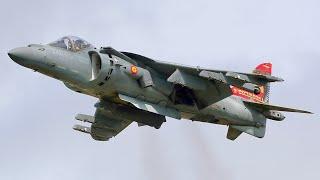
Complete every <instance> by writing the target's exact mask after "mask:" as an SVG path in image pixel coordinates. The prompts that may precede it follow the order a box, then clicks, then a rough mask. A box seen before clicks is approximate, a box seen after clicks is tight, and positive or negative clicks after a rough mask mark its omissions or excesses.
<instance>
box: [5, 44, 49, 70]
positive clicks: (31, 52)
mask: <svg viewBox="0 0 320 180" xmlns="http://www.w3.org/2000/svg"><path fill="white" fill-rule="evenodd" d="M8 55H9V57H10V58H11V59H12V60H13V61H14V62H16V63H18V64H20V65H22V66H25V67H29V68H32V67H34V66H37V64H39V62H41V61H43V59H44V56H43V54H42V53H41V52H40V51H37V50H36V49H34V48H32V47H20V48H15V49H12V50H10V51H9V52H8Z"/></svg>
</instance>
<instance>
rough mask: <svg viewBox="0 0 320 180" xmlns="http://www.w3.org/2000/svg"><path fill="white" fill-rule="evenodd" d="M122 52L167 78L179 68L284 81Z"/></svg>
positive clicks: (196, 72)
mask: <svg viewBox="0 0 320 180" xmlns="http://www.w3.org/2000/svg"><path fill="white" fill-rule="evenodd" d="M121 53H123V54H125V55H126V56H128V57H130V58H131V59H133V60H134V61H135V62H137V64H138V65H139V66H141V67H144V66H148V67H150V68H152V69H154V70H155V71H157V72H158V73H160V74H163V75H165V76H166V77H167V78H168V77H169V76H171V75H172V74H173V73H174V72H175V71H176V70H177V69H179V70H181V71H183V72H185V73H187V74H190V75H195V76H198V75H199V74H200V73H201V72H205V71H208V72H214V73H219V75H222V76H224V77H230V78H233V79H238V80H241V81H243V82H252V83H256V84H259V83H260V84H261V83H268V82H278V81H283V79H281V78H278V77H274V76H271V75H262V74H253V73H240V72H231V71H225V70H216V69H207V68H201V67H199V66H197V67H194V66H187V65H181V64H176V63H170V62H165V61H159V60H154V59H151V58H148V57H144V56H141V55H138V54H134V53H130V52H121Z"/></svg>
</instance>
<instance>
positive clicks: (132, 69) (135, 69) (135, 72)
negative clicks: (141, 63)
mask: <svg viewBox="0 0 320 180" xmlns="http://www.w3.org/2000/svg"><path fill="white" fill-rule="evenodd" d="M131 74H138V67H137V66H131Z"/></svg>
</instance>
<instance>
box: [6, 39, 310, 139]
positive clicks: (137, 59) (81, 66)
mask: <svg viewBox="0 0 320 180" xmlns="http://www.w3.org/2000/svg"><path fill="white" fill-rule="evenodd" d="M8 55H9V57H10V58H11V59H12V60H13V61H15V62H16V63H18V64H20V65H22V66H24V67H27V68H30V69H33V70H34V71H37V72H40V73H42V74H44V75H47V76H50V77H52V78H55V79H57V80H60V81H62V82H63V83H64V84H65V86H66V87H68V88H69V89H71V90H73V91H76V92H78V93H82V94H86V95H89V96H93V97H96V98H98V99H99V101H98V102H97V103H96V104H95V107H96V112H95V115H94V116H89V115H84V114H78V115H77V116H76V117H75V119H76V120H79V121H82V122H85V123H91V127H86V126H82V125H75V126H74V127H73V129H75V130H77V131H81V132H84V133H87V134H90V135H91V136H92V138H93V139H95V140H98V141H107V140H109V139H110V138H112V137H115V136H116V135H117V134H119V133H120V132H121V131H122V130H124V129H125V128H126V127H127V126H128V125H130V124H131V123H132V122H137V123H138V126H151V127H154V128H156V129H158V128H160V127H161V125H162V124H163V123H164V122H166V117H171V118H174V119H188V120H192V121H200V122H205V123H211V124H218V125H226V126H228V128H229V129H228V133H227V138H228V139H230V140H235V139H237V138H238V137H239V136H240V135H241V134H242V133H247V134H249V135H252V136H255V137H258V138H263V137H264V136H265V132H266V122H267V121H266V120H267V119H270V120H275V121H282V120H284V119H285V117H284V115H283V114H282V113H280V112H281V111H286V112H298V113H311V112H308V111H304V110H298V109H292V108H286V107H281V106H275V105H271V104H269V91H270V84H271V83H273V82H281V81H283V79H281V78H278V77H275V76H272V75H271V72H272V64H271V63H263V64H260V65H259V66H257V68H255V69H254V71H253V72H252V73H240V72H233V71H224V70H215V69H207V68H201V67H192V66H185V65H180V64H174V63H168V62H163V61H158V60H154V59H151V58H148V57H144V56H142V55H138V54H134V53H130V52H119V51H117V50H115V49H113V48H111V47H101V48H100V49H99V48H95V47H94V46H92V45H91V44H90V43H88V42H87V41H85V40H83V39H80V38H78V37H74V36H66V37H63V38H61V39H59V40H57V41H54V42H52V43H49V44H47V45H40V44H31V45H28V46H27V47H19V48H15V49H12V50H11V51H9V53H8Z"/></svg>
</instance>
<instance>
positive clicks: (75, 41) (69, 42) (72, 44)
mask: <svg viewBox="0 0 320 180" xmlns="http://www.w3.org/2000/svg"><path fill="white" fill-rule="evenodd" d="M49 45H50V46H53V47H58V48H62V49H66V50H68V51H73V52H78V51H81V50H83V49H88V48H93V46H92V45H91V44H90V43H88V42H87V41H85V40H83V39H81V38H78V37H75V36H65V37H63V38H60V39H58V40H57V41H54V42H52V43H49Z"/></svg>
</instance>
